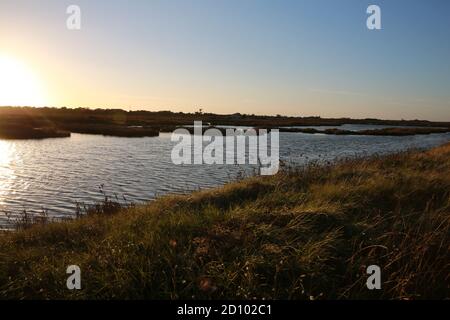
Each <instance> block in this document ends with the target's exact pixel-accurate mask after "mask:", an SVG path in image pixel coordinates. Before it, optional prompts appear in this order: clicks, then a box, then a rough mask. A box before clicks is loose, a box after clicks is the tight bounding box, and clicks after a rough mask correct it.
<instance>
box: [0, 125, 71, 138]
mask: <svg viewBox="0 0 450 320" xmlns="http://www.w3.org/2000/svg"><path fill="white" fill-rule="evenodd" d="M68 137H70V132H69V131H65V130H60V129H57V128H54V127H41V128H34V127H32V126H29V125H21V124H8V125H5V124H0V139H46V138H68Z"/></svg>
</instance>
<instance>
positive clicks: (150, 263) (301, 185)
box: [0, 145, 450, 299]
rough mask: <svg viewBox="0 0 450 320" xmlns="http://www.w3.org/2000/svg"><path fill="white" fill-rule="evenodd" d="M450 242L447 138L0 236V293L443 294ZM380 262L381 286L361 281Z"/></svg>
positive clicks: (198, 295)
mask: <svg viewBox="0 0 450 320" xmlns="http://www.w3.org/2000/svg"><path fill="white" fill-rule="evenodd" d="M449 245H450V145H446V146H443V147H440V148H437V149H434V150H431V151H428V152H409V153H401V154H397V155H390V156H383V157H372V158H369V159H359V160H348V161H343V162H341V163H338V164H334V165H329V166H311V167H309V168H303V169H296V170H285V171H283V172H280V173H279V174H278V175H276V176H273V177H255V178H251V179H246V180H243V181H240V182H236V183H232V184H229V185H226V186H225V187H222V188H218V189H214V190H210V191H203V192H197V193H193V194H191V195H186V196H169V197H163V198H161V199H159V200H157V201H155V202H152V203H150V204H148V205H146V206H137V207H132V208H128V209H126V210H125V209H124V210H123V211H122V212H119V213H117V214H114V215H109V216H105V215H101V214H93V215H90V216H87V217H84V218H81V219H79V220H75V221H72V222H63V223H59V224H49V225H43V226H35V227H32V228H30V229H27V230H22V231H18V232H16V233H8V234H4V235H2V236H0V297H2V298H70V299H82V298H157V299H177V298H188V299H190V298H244V299H253V298H268V299H271V298H278V299H330V298H339V299H345V298H394V299H400V298H401V299H423V298H449V294H448V293H449V271H450V259H449V256H448V252H449ZM73 264H76V265H79V266H80V267H81V270H82V287H83V289H82V290H80V291H76V292H71V291H69V290H67V289H66V285H65V283H66V279H67V278H66V277H67V275H66V268H67V266H69V265H73ZM372 264H376V265H379V266H380V267H381V269H382V290H379V291H376V290H375V291H369V290H367V288H366V285H365V282H366V273H365V271H366V267H367V266H369V265H372Z"/></svg>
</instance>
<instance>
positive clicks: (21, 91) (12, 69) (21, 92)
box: [0, 54, 45, 106]
mask: <svg viewBox="0 0 450 320" xmlns="http://www.w3.org/2000/svg"><path fill="white" fill-rule="evenodd" d="M44 105H45V99H44V96H43V94H42V88H41V86H40V83H39V80H38V79H37V78H36V76H35V75H34V74H33V72H32V71H31V70H30V69H29V68H28V67H27V66H26V65H25V64H23V63H22V62H21V61H19V60H16V59H14V58H12V57H9V56H5V55H1V54H0V106H44Z"/></svg>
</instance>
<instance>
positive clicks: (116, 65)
mask: <svg viewBox="0 0 450 320" xmlns="http://www.w3.org/2000/svg"><path fill="white" fill-rule="evenodd" d="M72 4H75V5H78V6H79V7H80V9H81V30H68V29H67V27H66V20H67V18H68V17H69V15H68V14H67V13H66V9H67V7H68V6H69V5H72ZM371 4H376V5H378V6H379V7H380V8H381V22H382V29H381V30H369V29H368V28H367V26H366V19H367V17H368V14H367V13H366V10H367V7H368V6H369V5H371ZM449 16H450V1H448V0H394V1H392V0H391V1H387V0H386V1H383V0H371V1H366V0H340V1H336V0H276V1H275V0H116V1H115V0H70V1H66V0H40V1H35V0H8V1H7V0H0V58H1V56H2V55H3V56H6V57H8V58H7V59H3V60H4V61H12V60H14V61H16V62H17V63H18V64H20V65H21V66H22V67H21V68H22V69H21V70H22V71H21V72H18V71H17V72H16V71H15V70H18V68H16V67H11V63H10V62H4V63H3V64H2V63H1V60H0V68H3V69H5V70H9V71H4V70H1V69H0V85H1V84H2V83H3V88H2V87H1V86H0V105H4V104H5V102H9V104H14V98H15V97H16V96H14V94H13V93H14V92H17V94H16V95H22V96H23V97H25V96H29V97H30V101H31V102H30V103H31V104H35V105H47V106H55V107H62V106H66V107H90V108H97V107H98V108H122V109H126V110H138V109H139V110H172V111H183V112H192V111H197V110H198V109H200V108H202V109H203V110H204V111H205V112H214V113H222V114H230V113H235V112H240V113H248V114H282V115H291V116H322V117H352V118H382V119H428V120H442V121H450V19H449ZM2 66H3V67H2ZM5 66H6V67H5ZM23 70H26V72H25V71H23ZM2 74H3V82H2ZM9 79H14V81H12V80H11V81H10V80H9ZM14 83H19V84H20V83H21V84H23V85H22V86H21V87H20V88H19V87H18V85H16V84H14ZM4 88H8V89H7V90H6V89H4ZM2 90H3V101H2ZM36 91H38V93H36ZM6 97H8V99H6ZM33 97H34V98H35V100H34V101H33ZM16 100H17V101H18V102H17V103H19V102H21V101H25V100H20V99H16ZM11 101H12V102H11Z"/></svg>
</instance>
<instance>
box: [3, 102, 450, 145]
mask: <svg viewBox="0 0 450 320" xmlns="http://www.w3.org/2000/svg"><path fill="white" fill-rule="evenodd" d="M194 121H202V122H203V123H206V124H208V125H207V127H205V128H215V127H216V126H220V125H222V126H246V127H253V128H261V129H279V130H280V132H298V133H309V134H317V133H319V134H334V135H378V136H380V135H382V136H405V135H415V134H430V133H446V132H450V122H433V121H426V120H380V119H350V118H337V119H335V118H321V117H288V116H280V115H277V116H260V115H247V114H240V113H236V114H230V115H219V114H212V113H204V112H202V111H199V112H196V113H182V112H178V113H176V112H170V111H158V112H151V111H125V110H120V109H95V110H94V109H85V108H77V109H68V108H32V107H1V108H0V139H44V138H60V137H70V133H84V134H100V135H105V136H116V137H155V136H158V135H159V133H160V132H172V131H174V130H175V129H177V128H181V127H186V126H190V125H192V124H193V123H194ZM344 124H356V125H388V126H394V128H386V129H374V130H363V131H348V130H342V129H325V130H318V129H313V128H292V127H307V126H315V127H320V126H324V127H325V126H341V125H344ZM396 126H399V127H402V128H395V127H396ZM186 129H188V130H190V128H189V127H186ZM217 129H219V130H224V129H223V128H217Z"/></svg>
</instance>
